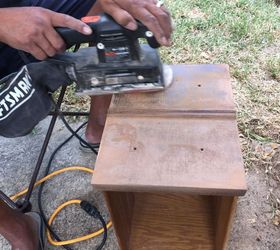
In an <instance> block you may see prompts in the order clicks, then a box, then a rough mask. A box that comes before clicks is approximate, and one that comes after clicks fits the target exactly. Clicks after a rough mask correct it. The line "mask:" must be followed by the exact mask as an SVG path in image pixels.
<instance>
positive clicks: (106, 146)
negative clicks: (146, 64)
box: [92, 65, 246, 250]
mask: <svg viewBox="0 0 280 250" xmlns="http://www.w3.org/2000/svg"><path fill="white" fill-rule="evenodd" d="M172 68H173V72H174V83H173V84H172V85H171V87H170V88H168V89H167V90H165V91H163V92H156V93H138V94H127V95H116V96H114V98H113V100H112V103H111V106H110V109H109V113H108V118H107V121H106V126H105V131H104V134H103V138H102V142H101V147H100V150H99V154H98V158H97V162H96V168H95V174H94V176H93V181H92V183H93V185H94V187H95V188H97V189H99V190H101V191H103V192H104V195H105V198H106V202H107V206H108V208H109V211H110V214H111V218H112V221H113V225H114V229H115V232H116V235H117V238H118V241H119V246H120V249H122V250H140V249H145V250H187V249H193V250H210V249H218V250H219V249H226V243H227V239H228V234H229V231H230V226H231V221H232V218H233V214H234V209H235V206H236V197H237V196H240V195H244V193H245V192H246V183H245V175H244V169H243V162H242V157H241V151H240V146H239V140H238V131H237V125H236V117H235V109H234V103H233V97H232V89H231V85H230V76H229V71H228V66H226V65H176V66H172Z"/></svg>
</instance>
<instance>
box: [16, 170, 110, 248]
mask: <svg viewBox="0 0 280 250" xmlns="http://www.w3.org/2000/svg"><path fill="white" fill-rule="evenodd" d="M67 171H84V172H87V173H90V174H93V170H92V169H90V168H86V167H80V166H72V167H67V168H62V169H60V170H57V171H54V172H52V173H51V174H49V175H47V176H45V177H44V178H42V179H40V180H39V181H37V182H36V183H35V186H34V187H37V186H38V185H40V184H42V183H43V182H45V181H46V180H48V179H50V178H52V177H54V176H56V175H59V174H61V173H64V172H67ZM26 193H27V188H26V189H24V190H23V191H21V192H19V193H16V194H15V195H13V196H11V197H10V198H11V199H12V200H14V201H15V200H17V199H18V198H19V197H21V196H23V195H24V194H26ZM80 203H81V200H70V201H67V202H64V203H63V204H61V205H60V206H59V207H58V208H57V209H56V210H55V211H54V212H53V214H52V215H51V217H50V218H49V221H48V224H49V226H51V224H52V222H53V221H54V219H55V217H56V216H57V215H58V214H59V212H60V211H61V210H62V209H63V208H65V207H66V206H68V205H71V204H80ZM111 226H112V222H111V221H110V222H109V223H108V224H107V228H108V229H109V228H110V227H111ZM103 232H104V229H103V228H102V229H99V230H98V231H96V232H93V233H91V234H88V235H85V236H82V237H78V238H75V239H71V240H65V241H60V242H58V241H55V240H53V239H52V237H51V234H50V232H49V230H47V237H48V241H49V242H50V243H51V244H52V245H54V246H63V245H70V244H74V243H77V242H81V241H84V240H88V239H91V238H94V237H97V236H99V235H100V234H102V233H103Z"/></svg>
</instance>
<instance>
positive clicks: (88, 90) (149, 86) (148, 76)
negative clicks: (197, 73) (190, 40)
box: [52, 14, 172, 95]
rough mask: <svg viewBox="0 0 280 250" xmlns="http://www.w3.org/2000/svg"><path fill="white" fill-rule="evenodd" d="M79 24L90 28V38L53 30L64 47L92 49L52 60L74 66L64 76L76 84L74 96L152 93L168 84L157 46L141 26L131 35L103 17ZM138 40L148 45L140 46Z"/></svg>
mask: <svg viewBox="0 0 280 250" xmlns="http://www.w3.org/2000/svg"><path fill="white" fill-rule="evenodd" d="M82 20H83V21H84V22H86V23H87V24H88V25H89V26H90V27H91V28H92V30H93V33H92V35H83V34H81V33H79V32H77V31H74V30H71V29H68V28H57V32H58V33H59V34H60V35H61V37H62V38H63V39H64V41H65V43H66V44H67V46H68V47H71V46H73V45H76V46H77V45H80V44H84V43H89V44H90V46H92V47H88V48H82V49H79V50H78V51H77V52H76V53H71V52H66V53H63V54H60V55H57V56H55V57H54V58H52V60H62V61H64V62H69V63H74V70H73V71H72V72H67V73H68V74H69V75H70V78H72V79H73V81H75V82H76V93H77V94H78V95H104V94H115V93H127V92H139V91H156V90H163V89H165V88H166V87H167V86H169V85H170V84H171V82H172V70H171V69H170V68H169V67H168V66H163V65H162V63H161V60H160V57H159V54H158V52H157V50H156V49H157V48H159V47H160V45H159V43H158V42H157V41H156V39H155V37H154V35H153V33H152V32H151V31H149V30H148V29H147V28H146V27H145V26H144V25H143V24H142V23H141V22H137V25H138V28H137V30H135V31H131V30H128V29H126V28H124V27H122V26H121V25H119V24H118V23H116V21H115V20H114V19H113V18H112V17H110V16H108V15H106V14H102V15H99V16H91V17H85V18H83V19H82ZM140 38H144V39H146V41H147V43H148V44H140V42H139V39H140Z"/></svg>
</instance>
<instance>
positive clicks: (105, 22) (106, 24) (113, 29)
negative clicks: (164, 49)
mask: <svg viewBox="0 0 280 250" xmlns="http://www.w3.org/2000/svg"><path fill="white" fill-rule="evenodd" d="M82 21H84V22H86V23H87V25H89V26H90V27H91V29H92V31H93V32H92V34H91V35H84V34H82V33H80V32H78V31H75V30H72V29H69V28H56V31H57V32H58V34H59V35H60V36H61V37H62V38H63V40H64V41H65V43H66V45H67V47H68V48H69V47H71V46H73V45H76V44H81V43H92V45H93V46H96V44H97V43H98V42H103V39H105V38H104V37H108V35H110V34H112V35H114V34H116V33H118V32H121V33H123V34H124V35H126V36H127V37H128V39H132V40H133V39H138V38H146V40H147V42H148V44H149V45H150V46H151V47H152V48H159V47H160V44H159V43H158V42H157V40H156V38H155V37H154V35H153V33H152V32H150V31H149V30H148V29H147V27H145V26H144V25H143V24H142V23H141V22H139V21H138V22H137V24H138V29H137V30H135V31H131V30H128V29H126V28H124V27H122V26H121V25H119V24H118V23H116V21H115V20H114V19H113V18H112V17H111V16H109V15H107V14H102V15H100V16H92V17H85V18H83V19H82Z"/></svg>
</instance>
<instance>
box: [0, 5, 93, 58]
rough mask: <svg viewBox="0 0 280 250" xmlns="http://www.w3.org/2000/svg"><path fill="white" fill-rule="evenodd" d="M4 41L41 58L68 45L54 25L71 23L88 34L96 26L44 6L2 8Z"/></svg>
mask: <svg viewBox="0 0 280 250" xmlns="http://www.w3.org/2000/svg"><path fill="white" fill-rule="evenodd" d="M0 23H1V25H0V42H3V43H6V44H8V45H9V46H10V47H13V48H16V49H19V50H23V51H25V52H28V53H30V54H32V55H33V56H34V57H35V58H37V59H38V60H43V59H45V58H47V57H48V56H50V57H52V56H54V55H55V54H57V53H58V52H61V51H63V50H64V49H65V44H64V41H63V40H62V38H61V37H60V36H59V35H58V33H57V32H56V31H55V29H54V27H67V28H71V29H74V30H77V31H78V32H81V33H83V34H85V35H87V34H91V32H92V30H91V29H90V27H88V26H87V25H86V24H85V23H83V22H82V21H80V20H78V19H75V18H73V17H71V16H69V15H65V14H60V13H56V12H53V11H51V10H47V9H44V8H40V7H18V8H0Z"/></svg>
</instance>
